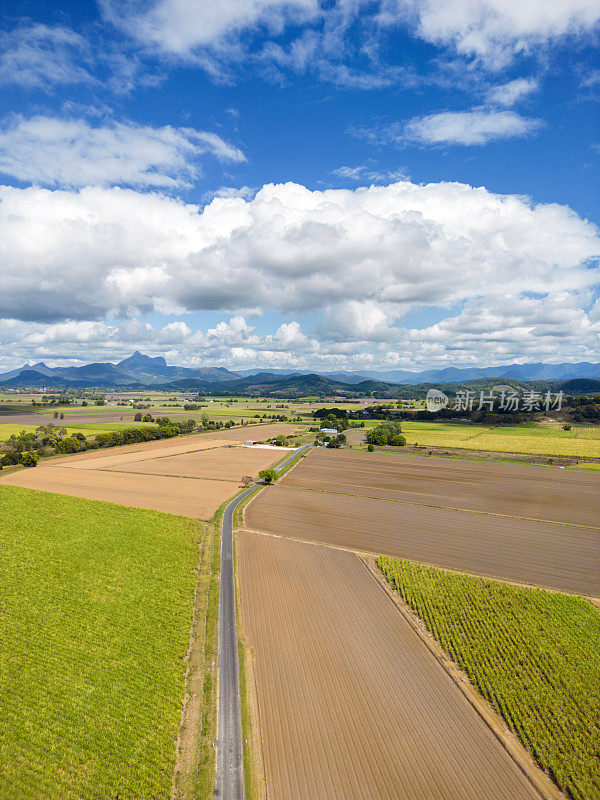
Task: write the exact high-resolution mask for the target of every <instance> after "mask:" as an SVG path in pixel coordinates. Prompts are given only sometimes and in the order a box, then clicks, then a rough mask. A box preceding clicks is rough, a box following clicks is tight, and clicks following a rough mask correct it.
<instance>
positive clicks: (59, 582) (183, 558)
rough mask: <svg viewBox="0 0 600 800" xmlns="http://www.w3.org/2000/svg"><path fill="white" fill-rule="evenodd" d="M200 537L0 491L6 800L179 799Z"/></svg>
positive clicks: (53, 499)
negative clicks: (180, 737)
mask: <svg viewBox="0 0 600 800" xmlns="http://www.w3.org/2000/svg"><path fill="white" fill-rule="evenodd" d="M200 537H201V526H200V524H199V523H197V522H196V521H194V520H190V519H187V518H183V517H176V516H173V515H170V514H163V513H159V512H154V511H144V510H140V509H133V508H124V507H121V506H115V505H112V504H110V503H104V502H97V501H93V500H83V499H79V498H73V497H66V496H63V495H56V494H49V493H47V492H37V491H32V490H28V489H21V488H17V487H2V488H0V551H1V552H2V558H1V559H0V630H1V631H2V652H1V655H0V797H6V798H19V800H38V798H41V797H60V798H61V800H88V799H90V800H91V798H94V800H96V799H97V800H104V799H105V798H106V800H114V798H115V797H117V796H118V797H119V798H120V800H139V799H140V798H154V800H168V798H170V796H171V789H172V780H173V769H174V766H175V758H176V752H175V747H174V744H175V741H176V738H177V734H178V730H179V723H180V718H181V711H182V705H183V696H184V678H185V655H186V652H187V649H188V645H189V632H190V620H191V619H192V614H193V604H194V587H195V584H196V567H197V564H198V547H199V544H200Z"/></svg>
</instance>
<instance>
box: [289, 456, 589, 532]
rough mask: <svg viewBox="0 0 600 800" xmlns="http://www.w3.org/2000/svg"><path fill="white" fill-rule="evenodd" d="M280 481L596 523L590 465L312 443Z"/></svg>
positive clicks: (569, 521)
mask: <svg viewBox="0 0 600 800" xmlns="http://www.w3.org/2000/svg"><path fill="white" fill-rule="evenodd" d="M285 484H286V486H302V487H305V488H309V489H325V490H326V491H331V492H345V493H349V494H357V495H363V496H368V497H380V498H382V499H387V500H405V501H410V502H416V503H424V504H430V505H436V506H446V507H451V508H469V509H473V510H476V511H487V512H493V513H496V514H509V515H511V516H516V517H527V518H530V519H544V520H554V521H556V522H567V523H571V524H577V525H591V526H595V527H598V528H599V529H600V475H596V474H593V473H585V472H575V471H570V470H561V469H551V468H550V469H548V468H545V467H525V466H516V465H514V466H513V465H511V464H489V463H481V462H469V461H455V460H448V459H446V460H445V459H439V458H419V457H418V456H403V455H396V454H394V453H391V454H388V453H359V452H352V451H342V452H334V451H332V450H326V449H318V450H313V451H312V452H311V453H310V454H309V455H308V456H307V457H306V458H305V459H303V460H302V461H301V463H300V464H299V465H298V466H297V467H296V468H295V469H294V470H292V471H291V472H290V474H289V476H288V477H287V478H286V480H285Z"/></svg>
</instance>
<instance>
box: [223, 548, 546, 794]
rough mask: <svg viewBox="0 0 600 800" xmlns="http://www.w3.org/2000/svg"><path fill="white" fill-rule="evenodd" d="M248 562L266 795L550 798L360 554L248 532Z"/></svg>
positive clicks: (242, 554) (244, 582)
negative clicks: (542, 794)
mask: <svg viewBox="0 0 600 800" xmlns="http://www.w3.org/2000/svg"><path fill="white" fill-rule="evenodd" d="M238 558H239V564H240V586H241V601H242V610H243V621H244V631H245V635H246V641H247V645H248V646H249V648H250V649H251V650H252V653H253V658H254V661H255V663H254V671H255V674H256V683H257V704H258V715H259V719H260V726H261V740H262V747H263V758H264V771H265V776H266V784H267V797H273V798H277V800H288V799H289V800H292V798H293V800H313V798H327V799H328V800H364V798H378V800H430V798H435V799H436V800H456V798H459V797H460V798H462V799H463V800H507V799H508V798H510V800H534V798H537V799H538V800H539V798H540V794H539V793H538V792H537V791H536V790H535V789H534V787H533V786H532V785H531V783H530V782H529V781H528V780H527V778H526V777H525V776H524V775H523V773H522V772H521V770H520V769H519V767H518V766H517V764H516V763H515V762H514V761H513V760H512V759H511V758H510V756H509V755H508V753H507V752H506V751H505V750H504V748H503V747H502V745H501V744H500V742H499V741H498V740H497V739H496V737H495V736H494V734H493V733H492V732H491V730H490V729H489V728H487V727H486V725H485V723H484V722H483V720H482V719H481V718H480V717H479V716H478V714H477V712H476V711H475V710H474V708H473V707H472V706H471V705H470V704H469V702H468V701H467V700H466V698H465V697H464V696H463V695H462V694H461V692H460V691H459V689H458V688H457V687H456V685H455V684H454V683H453V681H452V679H451V678H450V677H449V676H448V674H447V673H446V672H445V671H444V669H443V668H442V666H441V665H440V664H439V663H438V662H437V661H436V659H435V658H433V657H432V655H431V653H430V652H429V650H428V649H427V647H426V646H425V645H424V644H423V642H422V641H421V640H420V639H419V637H418V636H417V634H416V633H415V631H414V630H413V629H412V627H411V626H410V625H409V624H408V622H407V621H406V620H405V619H404V617H403V616H402V615H401V614H400V613H399V612H398V609H397V608H396V607H395V606H394V604H393V603H392V602H391V601H390V599H389V597H388V596H387V595H386V594H385V592H384V591H382V589H381V587H380V586H379V585H378V583H377V581H376V580H375V579H374V578H373V576H372V575H371V574H370V573H369V572H368V570H367V569H366V568H365V566H364V564H363V563H362V562H361V561H360V559H359V558H358V557H357V556H356V555H354V554H352V553H347V552H343V551H340V550H333V549H331V548H324V547H320V546H315V545H310V544H305V543H303V542H295V541H291V540H287V539H280V538H275V537H272V536H264V535H259V534H253V533H246V532H242V533H241V534H239V535H238ZM265 598H268V602H265Z"/></svg>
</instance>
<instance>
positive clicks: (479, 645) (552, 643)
mask: <svg viewBox="0 0 600 800" xmlns="http://www.w3.org/2000/svg"><path fill="white" fill-rule="evenodd" d="M377 564H378V566H379V568H380V569H381V570H382V572H383V573H384V575H385V576H386V577H387V579H388V581H389V582H390V583H391V585H392V586H393V587H394V588H395V589H397V590H398V591H399V593H400V594H401V595H402V597H403V598H404V599H405V600H406V602H407V603H408V604H409V605H410V606H411V608H412V609H413V611H415V612H416V613H417V614H418V615H419V617H421V619H423V621H424V622H425V624H426V625H427V628H428V629H429V630H430V632H431V633H432V634H433V635H434V636H435V638H436V639H437V640H438V642H440V644H441V645H442V647H443V648H444V650H445V651H446V652H447V653H448V654H449V655H450V657H451V658H452V659H453V660H454V661H456V662H457V663H458V664H459V665H460V666H461V667H462V668H463V669H464V670H465V671H466V672H467V674H468V675H469V677H470V679H471V681H472V682H473V683H474V684H475V686H477V688H478V689H479V690H480V692H481V693H482V694H483V695H484V696H485V697H486V698H487V699H488V700H489V701H490V703H491V704H492V705H493V706H494V708H495V709H496V711H498V712H499V713H500V714H501V715H502V716H503V717H504V719H505V720H506V722H507V723H508V725H509V727H510V728H511V729H512V730H513V732H514V733H516V734H517V736H519V738H520V739H521V741H522V742H523V744H524V745H525V746H526V747H527V748H528V749H529V751H530V752H531V753H532V754H533V755H534V756H535V758H536V759H537V761H538V762H539V764H540V765H541V766H542V768H543V769H545V770H546V771H547V772H548V773H549V774H550V775H551V776H552V777H553V778H554V780H555V781H556V783H557V784H558V785H559V787H560V788H561V789H563V790H564V791H566V792H568V793H570V795H571V796H572V797H574V798H576V800H593V799H594V798H598V797H600V772H599V771H598V761H597V759H598V752H599V749H600V693H599V692H598V686H600V613H599V612H598V610H597V609H596V608H594V607H593V606H592V605H591V603H589V602H588V601H587V600H585V599H583V598H579V597H570V596H567V595H561V594H556V593H552V592H547V591H544V590H543V589H528V588H521V587H515V586H510V585H507V584H503V583H499V582H496V581H490V580H483V579H481V578H475V577H472V576H469V575H457V574H452V573H447V572H444V571H443V570H440V569H436V568H432V567H425V566H423V565H420V564H414V563H411V562H408V561H401V560H399V559H394V558H389V557H385V556H380V557H379V558H378V559H377Z"/></svg>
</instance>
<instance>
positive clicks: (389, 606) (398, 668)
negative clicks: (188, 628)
mask: <svg viewBox="0 0 600 800" xmlns="http://www.w3.org/2000/svg"><path fill="white" fill-rule="evenodd" d="M597 488H598V476H596V475H585V476H582V474H581V473H575V472H566V471H564V470H556V469H546V468H535V467H521V466H513V465H502V464H483V463H474V462H457V461H449V460H443V459H433V458H418V457H412V456H402V455H394V454H389V453H381V454H378V453H369V454H367V453H359V452H353V451H346V452H344V451H341V452H340V451H337V452H331V451H326V450H313V451H312V452H311V453H310V454H308V455H307V456H306V457H305V458H304V459H302V460H301V461H300V463H299V464H298V465H297V466H296V467H294V468H293V469H292V470H291V471H290V472H289V473H288V474H287V475H286V476H285V477H284V478H283V480H282V481H281V482H280V483H279V484H277V485H276V486H273V487H268V488H267V489H265V490H264V491H263V492H261V493H259V494H258V495H257V496H256V497H255V498H254V499H253V500H251V502H250V503H249V504H248V505H247V507H246V509H245V511H244V522H243V525H244V527H243V529H242V530H241V531H240V532H239V534H238V563H239V580H240V599H241V609H242V619H243V624H244V640H245V646H246V648H245V649H246V652H247V653H249V655H248V657H247V658H248V660H249V662H250V670H251V672H252V674H253V675H254V680H255V683H254V689H252V690H251V691H250V696H249V702H250V704H251V707H255V708H256V711H255V714H256V718H257V721H256V722H255V725H256V726H257V727H258V728H259V731H260V743H261V746H260V748H255V749H256V750H257V751H258V755H259V756H260V758H259V761H260V764H261V767H262V774H263V776H264V777H263V780H264V783H265V785H266V794H265V795H264V796H266V797H278V798H279V797H281V798H288V797H289V798H292V797H293V798H304V797H306V798H313V797H328V798H343V800H346V799H347V798H356V799H357V800H358V798H361V799H362V798H364V797H378V798H379V797H381V798H390V800H404V798H411V799H412V798H428V799H429V798H434V799H435V800H444V799H445V798H451V797H452V798H455V797H461V798H463V797H479V796H481V797H486V798H495V797H498V798H511V800H512V798H519V797H522V796H523V797H529V796H535V797H544V798H553V799H554V800H556V798H565V797H566V796H567V795H568V796H571V797H577V798H580V799H581V800H593V798H595V797H596V792H597V788H598V787H597V780H596V778H595V777H594V773H595V755H594V754H595V752H596V750H597V745H598V734H599V732H598V727H597V713H598V705H597V701H596V699H595V689H594V688H593V687H594V686H595V685H596V684H597V682H598V680H600V661H599V660H598V657H597V650H596V644H595V643H597V641H598V637H600V618H599V616H598V613H597V609H595V608H594V606H593V605H592V604H591V603H590V602H589V601H588V600H585V599H582V598H576V597H572V596H569V595H564V594H560V593H559V591H563V592H570V593H576V594H577V593H579V594H584V595H588V596H591V597H595V598H598V597H600V526H599V525H598V513H597V512H598V500H597V496H598V495H597ZM513 498H514V502H512V499H513ZM353 551H354V552H353ZM381 554H386V555H385V556H381ZM390 556H400V557H402V558H405V559H410V560H409V561H400V560H397V559H394V558H390ZM376 557H378V558H377V561H375V559H376ZM418 562H425V564H437V565H439V566H441V567H445V568H447V569H449V570H451V571H444V570H440V569H435V568H433V567H426V566H423V565H422V564H419V563H418ZM376 563H377V564H378V565H379V568H380V569H381V570H383V571H384V572H385V574H386V575H387V576H388V578H389V580H390V583H391V587H393V588H394V589H397V590H398V591H399V592H400V593H401V596H400V595H395V593H394V592H393V589H392V588H388V589H387V590H386V589H385V588H384V585H383V582H384V579H383V576H382V575H381V573H380V572H379V571H378V569H377V567H376V566H375V564H376ZM452 570H454V572H453V571H452ZM464 573H474V574H475V575H489V576H492V577H495V578H500V579H502V580H503V581H508V583H502V582H497V581H493V580H483V579H481V578H478V577H471V576H469V575H465V574H464ZM377 575H379V578H377ZM511 582H515V583H516V584H517V585H511ZM520 584H533V585H536V584H537V585H539V586H542V587H543V586H547V587H549V588H551V589H552V590H553V591H551V592H548V591H544V590H543V589H538V588H526V587H523V586H521V585H520ZM265 597H267V598H268V603H265V602H264V598H265ZM390 598H391V599H393V602H390ZM411 608H412V610H413V612H414V613H413V612H411ZM419 617H420V618H421V621H419ZM423 623H425V624H426V625H427V628H428V629H429V631H430V632H431V633H433V635H434V636H435V638H436V639H437V640H438V643H441V645H442V646H443V647H444V648H445V651H444V650H442V649H441V648H440V646H439V644H438V643H436V642H434V641H433V638H432V637H431V636H430V635H429V634H427V632H426V631H425V628H424V627H423ZM428 637H429V638H428ZM430 640H431V641H430ZM436 648H437V649H436ZM450 658H453V659H455V661H456V662H457V663H453V662H452V661H451V660H450ZM550 665H551V666H550ZM461 668H462V669H464V670H466V674H465V673H463V672H461V671H460V669H461ZM469 678H470V679H471V681H472V683H469ZM486 701H488V702H486ZM488 703H489V704H488ZM490 704H491V705H490ZM450 709H451V710H450ZM475 709H476V710H475ZM494 709H495V711H494ZM563 715H564V719H563ZM502 716H503V717H504V722H503V721H502ZM483 719H485V720H486V723H487V725H485V724H483V722H482V720H483ZM357 721H360V722H359V724H357ZM480 726H481V727H480ZM492 731H493V733H492ZM569 741H572V742H573V744H572V746H570V745H569ZM575 741H576V743H577V744H576V745H575V744H574V742H575ZM492 742H493V745H492ZM500 742H502V745H504V747H503V746H502V745H501V744H500ZM425 743H426V744H425ZM388 748H391V750H390V749H388ZM488 748H489V749H488ZM484 750H485V751H486V752H485V755H484V754H483V751H484ZM540 767H541V768H540ZM256 769H258V767H256ZM548 775H551V776H554V780H553V781H550V780H549V778H548ZM525 776H527V779H525ZM561 790H562V791H561ZM563 792H566V793H567V794H564V793H563Z"/></svg>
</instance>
